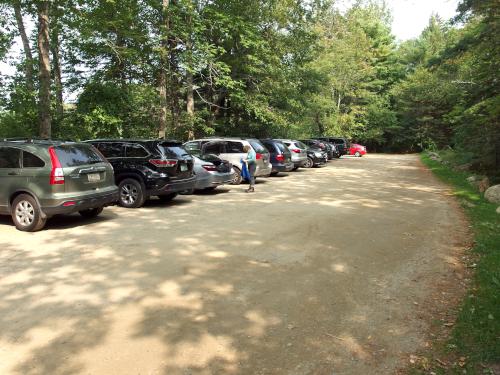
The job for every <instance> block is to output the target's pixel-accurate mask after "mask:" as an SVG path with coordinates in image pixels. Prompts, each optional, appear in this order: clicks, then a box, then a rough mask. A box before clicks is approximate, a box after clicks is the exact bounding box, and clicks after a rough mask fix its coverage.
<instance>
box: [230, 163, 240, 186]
mask: <svg viewBox="0 0 500 375" xmlns="http://www.w3.org/2000/svg"><path fill="white" fill-rule="evenodd" d="M233 168H234V177H233V181H232V182H231V185H240V184H241V182H242V180H243V177H241V170H240V169H239V168H237V167H233Z"/></svg>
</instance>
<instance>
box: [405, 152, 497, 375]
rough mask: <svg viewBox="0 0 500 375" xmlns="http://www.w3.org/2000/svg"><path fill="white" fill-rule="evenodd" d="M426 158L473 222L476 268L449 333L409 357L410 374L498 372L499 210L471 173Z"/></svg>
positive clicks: (432, 169) (425, 162) (472, 251)
mask: <svg viewBox="0 0 500 375" xmlns="http://www.w3.org/2000/svg"><path fill="white" fill-rule="evenodd" d="M422 161H423V163H424V164H425V165H427V167H429V169H430V170H431V171H432V172H433V173H434V174H435V175H436V176H437V177H439V178H440V179H441V180H443V181H444V182H446V183H448V184H450V185H451V186H452V187H453V191H454V193H453V194H454V195H455V196H456V197H457V198H458V199H459V201H460V202H461V204H462V206H463V208H464V210H465V212H466V214H467V216H468V218H469V220H470V223H471V226H472V230H473V234H474V246H473V247H472V249H471V250H470V256H471V259H472V262H471V264H469V265H468V266H469V267H471V268H473V269H474V270H475V274H474V278H473V281H472V284H471V288H470V290H469V291H468V292H467V294H466V297H465V299H464V301H463V303H462V306H461V307H460V311H459V313H458V316H457V320H456V322H455V324H454V326H453V329H452V332H451V335H450V337H449V338H448V339H447V340H445V341H444V342H439V341H438V340H435V341H436V342H434V343H433V345H432V351H430V350H429V351H427V352H425V353H422V355H420V356H414V358H413V360H410V363H411V365H410V369H409V370H408V373H409V374H435V375H439V374H483V375H484V374H497V373H498V374H500V372H497V371H500V214H498V213H497V212H496V208H497V207H496V206H495V205H494V204H491V203H489V202H487V201H486V200H485V199H484V197H483V196H482V194H480V193H479V192H478V191H477V190H476V189H475V188H474V187H473V186H471V185H470V184H469V183H468V182H467V177H469V176H470V174H469V173H467V172H460V171H455V170H453V169H452V166H450V165H444V164H443V163H440V162H438V161H434V160H431V159H430V158H429V156H428V155H427V154H422Z"/></svg>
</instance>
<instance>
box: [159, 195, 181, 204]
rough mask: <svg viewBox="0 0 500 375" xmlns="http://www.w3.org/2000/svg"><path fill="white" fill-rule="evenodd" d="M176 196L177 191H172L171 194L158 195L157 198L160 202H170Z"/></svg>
mask: <svg viewBox="0 0 500 375" xmlns="http://www.w3.org/2000/svg"><path fill="white" fill-rule="evenodd" d="M176 196H177V193H172V194H166V195H158V198H160V200H161V201H162V202H170V201H171V200H172V199H174V198H175V197H176Z"/></svg>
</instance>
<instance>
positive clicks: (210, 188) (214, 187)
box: [203, 186, 217, 192]
mask: <svg viewBox="0 0 500 375" xmlns="http://www.w3.org/2000/svg"><path fill="white" fill-rule="evenodd" d="M215 189H217V186H210V187H207V188H205V189H203V191H207V192H209V191H214V190H215Z"/></svg>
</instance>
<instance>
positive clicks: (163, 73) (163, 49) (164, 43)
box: [158, 0, 170, 138]
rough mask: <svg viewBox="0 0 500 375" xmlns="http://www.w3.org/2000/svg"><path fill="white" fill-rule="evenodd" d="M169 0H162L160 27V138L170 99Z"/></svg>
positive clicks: (163, 131) (165, 121) (163, 135)
mask: <svg viewBox="0 0 500 375" xmlns="http://www.w3.org/2000/svg"><path fill="white" fill-rule="evenodd" d="M168 6H169V0H162V19H163V25H161V26H160V29H162V28H164V30H163V32H162V34H163V35H162V38H161V42H160V44H161V45H160V72H159V79H158V93H159V96H160V121H159V129H158V138H165V135H166V129H167V113H168V100H167V69H168V66H167V65H168V64H169V61H168V35H169V27H170V25H169V17H168Z"/></svg>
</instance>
